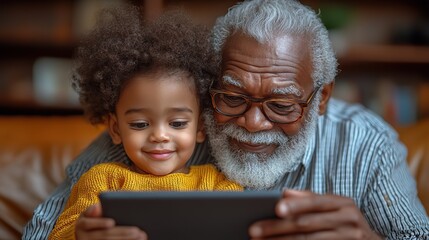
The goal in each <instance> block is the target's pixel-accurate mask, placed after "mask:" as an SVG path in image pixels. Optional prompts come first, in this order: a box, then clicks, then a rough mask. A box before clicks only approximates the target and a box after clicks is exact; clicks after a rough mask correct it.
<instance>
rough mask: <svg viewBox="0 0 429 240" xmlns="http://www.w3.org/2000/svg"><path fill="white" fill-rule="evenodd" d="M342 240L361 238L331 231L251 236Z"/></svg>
mask: <svg viewBox="0 0 429 240" xmlns="http://www.w3.org/2000/svg"><path fill="white" fill-rule="evenodd" d="M303 239H306V240H343V239H362V238H355V237H353V235H352V234H347V236H343V235H338V234H337V233H336V232H333V231H326V232H317V233H306V234H292V235H284V236H274V237H267V238H265V237H264V238H252V240H303Z"/></svg>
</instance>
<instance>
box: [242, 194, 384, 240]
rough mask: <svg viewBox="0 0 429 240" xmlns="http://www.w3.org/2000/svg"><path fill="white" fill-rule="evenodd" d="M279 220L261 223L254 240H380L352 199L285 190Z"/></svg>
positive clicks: (253, 233)
mask: <svg viewBox="0 0 429 240" xmlns="http://www.w3.org/2000/svg"><path fill="white" fill-rule="evenodd" d="M276 214H277V216H278V217H279V218H280V219H269V220H262V221H258V222H256V223H255V224H253V225H252V226H251V227H250V229H249V233H250V236H251V237H252V239H329V240H335V239H381V238H380V236H378V235H377V234H376V233H374V232H373V231H372V230H371V228H370V226H369V225H368V223H367V222H366V220H365V218H364V217H363V215H362V214H361V212H360V211H359V209H358V208H357V207H356V205H355V203H354V202H353V200H352V199H350V198H346V197H342V196H337V195H318V194H315V193H312V192H309V191H293V190H286V191H285V192H284V193H283V198H282V199H281V200H280V201H279V202H278V203H277V206H276Z"/></svg>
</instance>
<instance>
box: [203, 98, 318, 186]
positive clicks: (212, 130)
mask: <svg viewBox="0 0 429 240" xmlns="http://www.w3.org/2000/svg"><path fill="white" fill-rule="evenodd" d="M319 102H320V94H317V95H316V96H315V99H313V104H311V105H310V106H309V112H308V115H307V118H306V120H305V122H304V124H303V126H302V128H301V129H300V130H299V132H298V133H297V134H296V135H294V136H291V137H289V136H286V135H285V134H284V133H283V131H281V130H272V131H264V132H256V133H249V132H248V131H246V130H245V129H244V128H241V127H238V126H237V125H235V124H231V123H227V124H224V125H221V126H218V125H217V124H216V122H215V120H214V117H213V109H211V108H209V109H206V110H205V111H204V113H203V116H204V120H205V125H206V133H207V135H208V139H209V143H210V147H211V153H212V155H213V157H214V158H215V163H216V164H217V166H218V167H219V168H220V169H221V171H222V172H223V173H224V174H225V175H226V176H227V177H228V178H229V179H231V180H233V181H235V182H237V183H239V184H241V185H242V186H244V187H247V188H250V189H255V190H262V189H269V188H271V187H273V186H274V185H275V184H276V182H277V181H279V180H280V179H281V178H283V176H284V175H285V174H286V173H288V172H291V171H292V170H294V168H296V167H297V166H298V165H299V164H300V163H301V162H302V160H303V155H304V151H305V149H306V144H307V141H308V139H309V138H311V137H314V133H315V130H316V123H317V119H318V106H319ZM231 138H233V139H236V140H237V141H241V142H247V143H254V144H257V143H263V144H275V145H278V147H277V148H276V150H275V151H274V152H273V154H271V155H267V154H262V153H251V152H246V151H243V150H241V149H236V148H233V147H231V144H230V139H231Z"/></svg>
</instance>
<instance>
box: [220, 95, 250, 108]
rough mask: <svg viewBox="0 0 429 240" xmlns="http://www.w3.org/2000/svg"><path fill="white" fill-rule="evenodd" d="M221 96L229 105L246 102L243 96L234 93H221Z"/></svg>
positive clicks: (233, 105)
mask: <svg viewBox="0 0 429 240" xmlns="http://www.w3.org/2000/svg"><path fill="white" fill-rule="evenodd" d="M221 98H222V100H223V101H224V102H225V103H226V104H227V105H228V106H229V107H238V106H240V105H242V104H244V103H245V102H246V100H245V99H244V98H243V97H240V96H234V95H227V94H222V95H221Z"/></svg>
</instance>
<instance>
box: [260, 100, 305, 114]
mask: <svg viewBox="0 0 429 240" xmlns="http://www.w3.org/2000/svg"><path fill="white" fill-rule="evenodd" d="M267 106H268V107H269V108H270V109H271V111H273V112H274V113H276V114H279V115H287V114H290V113H292V112H296V111H297V110H298V109H297V108H298V107H297V104H294V103H289V102H269V103H267Z"/></svg>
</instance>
